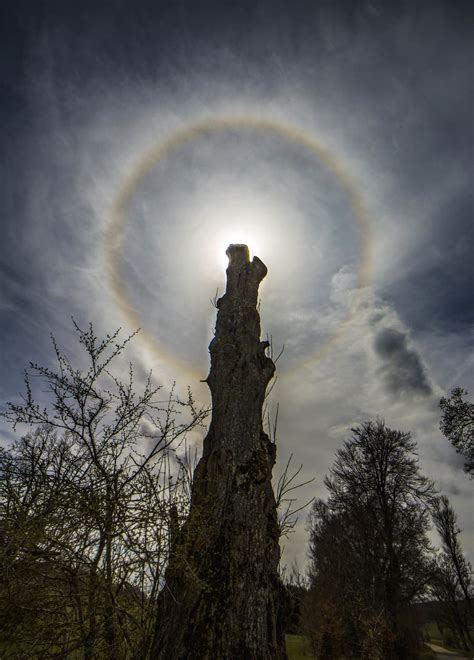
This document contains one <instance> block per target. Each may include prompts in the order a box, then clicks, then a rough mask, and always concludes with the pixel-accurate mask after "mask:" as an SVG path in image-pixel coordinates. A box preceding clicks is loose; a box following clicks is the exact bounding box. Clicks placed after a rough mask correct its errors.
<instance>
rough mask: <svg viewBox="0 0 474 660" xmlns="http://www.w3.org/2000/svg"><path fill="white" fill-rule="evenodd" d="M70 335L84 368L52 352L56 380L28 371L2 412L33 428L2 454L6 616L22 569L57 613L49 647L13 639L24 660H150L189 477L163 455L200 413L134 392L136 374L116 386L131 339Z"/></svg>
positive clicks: (150, 390) (151, 392)
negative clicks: (118, 363) (78, 654)
mask: <svg viewBox="0 0 474 660" xmlns="http://www.w3.org/2000/svg"><path fill="white" fill-rule="evenodd" d="M76 331H77V333H78V337H79V341H80V343H81V344H82V346H83V347H84V349H85V352H86V356H87V358H88V362H89V366H88V369H87V370H86V371H81V370H79V369H76V368H74V367H73V365H72V364H71V363H70V361H69V360H68V358H67V357H66V356H65V355H64V354H63V353H61V351H60V350H59V348H58V347H57V345H56V343H54V346H55V350H56V357H57V363H58V368H57V370H53V369H50V368H47V367H41V366H38V365H35V364H31V365H30V369H29V370H28V372H27V373H26V374H25V385H26V393H25V395H24V397H23V400H22V402H21V403H9V404H7V410H6V411H5V412H4V413H3V416H4V417H6V418H7V419H8V420H10V421H11V422H12V423H13V425H14V427H16V425H17V424H18V423H27V424H29V425H31V426H33V427H35V426H36V431H35V432H34V433H29V434H27V435H26V436H24V438H23V439H22V440H20V441H19V442H18V443H16V444H15V445H14V446H13V447H12V448H11V449H10V450H9V451H4V452H3V453H2V455H1V463H0V469H1V472H2V475H1V476H2V484H3V485H2V489H1V491H0V507H1V508H0V512H1V525H2V527H1V529H2V533H3V534H4V535H6V538H7V541H8V542H7V544H6V545H5V547H6V548H7V552H5V553H4V556H2V563H3V565H4V566H8V567H9V575H10V576H11V577H12V578H13V582H12V581H11V580H10V583H9V584H8V585H7V588H6V591H5V590H4V591H3V594H4V595H6V600H5V602H4V607H5V608H6V609H8V607H10V605H11V602H12V599H11V596H12V594H14V593H15V580H16V578H15V576H16V575H17V574H18V575H23V576H24V575H25V572H24V571H25V570H26V571H27V573H28V572H30V573H31V575H32V576H33V577H32V583H31V585H32V588H33V591H34V590H35V589H36V590H38V588H39V587H41V588H40V589H39V591H38V594H39V593H41V594H42V596H41V598H40V600H41V599H43V601H44V599H45V598H46V596H45V592H46V594H47V599H49V600H50V601H51V603H53V602H54V608H55V610H54V611H55V614H54V613H53V612H49V614H48V617H49V618H48V619H47V621H46V622H45V623H46V624H47V623H49V624H51V623H53V624H54V634H53V635H52V636H51V631H52V628H51V625H49V626H48V625H46V629H48V634H47V635H46V638H45V639H40V637H41V636H40V637H39V636H38V634H36V632H35V630H33V634H32V635H26V637H25V635H24V629H21V630H20V629H18V628H17V630H16V632H17V633H19V634H20V636H23V639H22V644H23V646H24V645H25V644H26V643H28V644H29V645H30V646H29V657H35V655H34V654H35V653H37V654H38V655H37V657H48V653H49V654H51V655H54V651H53V649H55V648H57V647H58V644H61V645H62V646H61V648H63V651H64V649H66V650H67V651H68V652H69V651H70V650H73V649H75V648H80V649H82V651H83V653H84V658H86V659H87V658H93V657H97V654H100V655H101V657H105V658H109V659H112V658H114V659H115V658H117V657H121V658H132V657H137V658H138V657H146V654H147V653H148V647H149V644H150V640H151V636H152V630H153V621H154V616H155V601H156V594H157V591H158V588H159V585H160V579H161V576H162V573H163V570H164V567H165V564H166V561H167V554H168V547H169V534H170V516H171V512H172V511H175V512H176V511H179V510H180V509H182V512H181V515H184V509H186V507H187V505H188V499H187V496H186V489H185V488H184V486H185V483H184V482H185V481H186V475H185V473H184V471H183V470H179V469H178V471H177V472H178V477H177V478H176V475H175V473H176V470H175V469H173V466H172V461H173V460H174V459H172V457H171V455H170V451H171V450H172V449H174V448H176V446H177V445H178V444H179V443H180V442H181V441H183V442H184V439H185V438H186V436H187V434H188V433H189V432H190V431H191V430H192V429H194V428H196V426H198V425H200V424H201V423H202V422H203V420H204V418H205V416H206V414H207V410H205V409H200V408H197V407H196V405H195V403H194V400H193V398H192V395H191V393H190V392H189V391H188V396H187V398H186V399H185V400H184V401H181V400H179V399H178V398H177V397H176V396H175V394H174V390H173V389H172V390H171V392H170V393H169V394H168V395H167V396H166V397H165V398H164V399H162V400H159V399H158V393H159V392H160V388H159V387H154V386H153V385H152V381H151V376H150V377H148V379H147V381H146V382H145V385H144V387H143V390H142V392H141V393H137V392H136V388H135V386H134V374H133V369H132V367H131V366H130V368H129V372H128V379H127V381H126V382H122V381H121V380H120V379H119V378H118V377H116V376H115V375H114V374H113V373H112V372H111V363H112V362H113V360H115V359H116V358H117V357H118V356H119V355H120V353H121V352H122V350H123V349H124V347H125V346H126V344H127V343H128V341H129V340H130V339H131V337H129V338H127V339H126V340H125V341H119V340H118V332H116V333H114V334H113V335H111V336H107V337H106V338H105V339H104V340H99V339H98V338H97V337H96V336H95V333H94V330H93V328H92V326H90V327H89V328H88V330H87V331H82V330H81V329H80V328H79V327H78V326H76ZM33 378H35V379H38V380H39V381H40V382H41V383H42V385H43V387H44V386H45V387H46V390H47V391H48V392H49V395H50V401H49V402H47V404H46V405H44V406H41V405H40V404H39V403H37V402H36V400H35V397H34V394H33V387H32V382H33ZM179 415H182V419H179V418H178V416H179ZM27 560H28V561H27ZM38 585H39V587H38ZM43 587H44V588H43ZM19 607H22V608H23V610H24V609H25V605H24V604H23V605H19ZM61 608H62V611H63V613H64V614H63V619H64V616H66V619H67V620H68V621H69V625H68V624H67V622H64V625H63V628H61V626H60V625H58V620H57V618H56V614H58V615H59V612H60V611H61ZM30 609H31V607H30ZM43 611H45V612H46V611H47V610H44V608H43ZM35 612H36V615H37V614H38V613H39V612H40V609H38V608H36V609H35ZM53 614H54V616H53ZM40 618H41V616H40V617H39V619H40ZM30 619H31V617H30ZM39 619H37V621H38V620H39ZM71 621H72V622H73V625H71ZM37 627H38V626H34V628H37ZM9 633H10V634H11V635H13V633H14V631H13V630H12V629H10V631H9ZM48 635H49V640H48V639H47V637H48ZM17 636H18V635H17Z"/></svg>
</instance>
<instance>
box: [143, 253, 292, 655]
mask: <svg viewBox="0 0 474 660" xmlns="http://www.w3.org/2000/svg"><path fill="white" fill-rule="evenodd" d="M227 255H228V257H229V267H228V269H227V290H226V293H225V295H224V296H223V297H222V298H221V299H220V300H219V301H218V303H217V307H218V314H217V323H216V333H215V337H214V339H213V340H212V341H211V343H210V346H209V351H210V354H211V370H210V374H209V376H208V378H207V381H206V382H207V383H208V385H209V388H210V390H211V395H212V420H211V424H210V427H209V432H208V434H207V437H206V438H205V440H204V449H203V456H202V458H201V460H200V461H199V463H198V465H197V467H196V470H195V473H194V483H193V492H192V501H191V510H190V514H189V517H188V519H187V521H186V523H185V524H184V525H183V527H182V529H181V530H180V532H179V534H178V536H177V538H176V540H175V543H174V547H172V549H171V557H170V562H169V565H168V568H167V571H166V585H165V587H164V589H163V590H162V592H161V594H160V597H159V600H158V619H157V621H158V624H157V629H156V635H155V640H154V644H153V652H152V658H153V659H160V660H171V659H185V658H186V659H189V658H193V659H194V658H196V659H204V658H207V659H209V660H211V659H212V660H215V659H226V658H229V659H231V658H232V659H233V658H239V659H240V658H242V659H247V658H248V659H249V660H253V659H255V660H257V659H258V660H264V659H270V658H272V659H273V658H286V657H287V656H286V652H285V642H284V631H283V623H282V587H281V583H280V580H279V576H278V568H277V567H278V561H279V546H278V538H279V530H278V522H277V512H276V504H275V498H274V494H273V490H272V485H271V474H272V468H273V465H274V463H275V445H274V444H273V443H272V442H270V440H269V438H268V436H267V435H266V434H265V433H264V431H263V428H262V406H263V401H264V398H265V390H266V387H267V385H268V383H269V381H270V380H271V378H272V376H273V374H274V371H275V365H274V364H273V362H272V360H271V359H270V358H269V357H267V356H266V355H265V349H266V348H267V346H268V342H261V341H260V317H259V315H258V312H257V309H256V307H257V296H258V287H259V284H260V282H261V281H262V279H263V278H264V277H265V275H266V273H267V268H266V266H265V265H264V264H263V263H262V261H260V259H258V258H257V257H254V259H253V261H252V262H250V261H249V252H248V248H247V246H245V245H231V246H229V248H228V249H227Z"/></svg>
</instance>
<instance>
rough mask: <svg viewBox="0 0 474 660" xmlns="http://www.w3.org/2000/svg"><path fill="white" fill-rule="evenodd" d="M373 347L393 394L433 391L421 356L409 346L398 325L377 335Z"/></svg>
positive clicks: (380, 372)
mask: <svg viewBox="0 0 474 660" xmlns="http://www.w3.org/2000/svg"><path fill="white" fill-rule="evenodd" d="M374 350H375V353H376V355H377V356H378V357H379V358H380V361H381V363H382V364H381V365H380V367H379V368H378V373H379V374H380V375H381V376H382V380H383V382H384V385H385V387H386V389H387V391H388V392H389V393H390V394H393V395H394V396H406V395H413V394H415V395H422V396H427V395H429V394H431V393H432V388H431V385H430V383H429V381H428V377H427V375H426V370H425V368H424V366H423V363H422V361H421V359H420V356H419V355H418V353H417V352H416V351H415V350H414V349H413V348H412V347H410V346H409V343H408V337H407V335H406V334H404V333H403V332H401V331H400V330H397V329H395V328H382V329H381V330H379V331H378V332H377V334H376V335H375V339H374Z"/></svg>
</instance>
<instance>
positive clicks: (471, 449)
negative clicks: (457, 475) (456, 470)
mask: <svg viewBox="0 0 474 660" xmlns="http://www.w3.org/2000/svg"><path fill="white" fill-rule="evenodd" d="M467 394H468V392H467V391H466V390H463V389H462V388H461V387H456V388H455V389H454V390H453V391H452V392H451V396H450V397H448V398H446V397H442V399H441V400H440V402H439V406H440V408H441V411H442V413H443V414H442V417H441V422H440V429H441V431H442V432H443V434H444V435H445V436H446V437H447V438H448V440H449V441H450V443H451V444H452V445H453V447H454V448H455V449H456V451H457V452H458V453H459V454H462V455H463V456H464V460H465V462H464V471H465V472H466V473H467V474H469V475H470V476H471V478H472V477H474V404H473V403H471V402H470V401H468V400H467V399H465V398H464V397H467Z"/></svg>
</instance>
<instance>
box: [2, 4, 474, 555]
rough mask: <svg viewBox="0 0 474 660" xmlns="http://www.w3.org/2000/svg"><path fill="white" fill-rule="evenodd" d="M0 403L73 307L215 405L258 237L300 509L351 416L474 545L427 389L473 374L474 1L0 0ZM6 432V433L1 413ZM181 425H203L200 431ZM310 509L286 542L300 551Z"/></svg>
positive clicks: (284, 435)
mask: <svg viewBox="0 0 474 660" xmlns="http://www.w3.org/2000/svg"><path fill="white" fill-rule="evenodd" d="M0 12H1V14H0V16H1V28H0V29H1V43H2V58H1V60H0V80H1V86H2V94H1V100H0V121H1V125H2V151H1V168H2V172H1V184H0V185H1V188H0V204H1V215H0V218H1V219H0V222H1V236H2V241H1V247H0V273H1V288H0V330H1V347H2V348H1V352H0V359H1V363H0V368H1V383H0V402H2V403H3V402H5V401H7V400H15V399H16V398H17V397H18V395H19V392H20V391H22V378H23V374H22V372H23V369H24V367H26V366H27V363H28V362H29V361H30V360H31V361H33V362H38V363H40V364H43V365H52V364H53V360H54V355H53V351H52V346H51V341H50V333H53V334H54V336H55V337H56V340H57V341H58V344H59V345H60V346H61V348H62V349H63V350H64V351H65V352H67V353H68V355H70V357H71V359H72V360H76V361H77V364H79V365H80V364H81V354H80V352H79V349H78V346H77V340H76V338H75V334H74V331H73V327H72V323H71V317H74V319H75V320H76V321H77V322H78V323H79V325H86V324H87V323H89V321H91V322H93V324H94V326H95V328H96V330H97V332H98V333H99V334H105V333H107V332H111V331H113V330H115V329H116V328H118V327H122V328H123V333H124V334H128V333H130V332H133V331H134V330H135V329H136V328H137V327H140V328H141V331H140V333H139V335H138V337H137V338H136V339H134V341H133V343H132V345H131V346H130V347H129V350H128V353H127V356H126V357H127V359H131V360H132V361H133V363H134V365H135V368H136V372H137V374H138V378H140V377H142V376H143V375H144V374H146V373H147V372H148V371H149V369H153V374H154V376H155V378H156V379H157V381H158V382H159V383H161V384H162V385H163V387H164V388H165V389H166V388H169V387H170V386H171V383H172V382H173V381H174V380H176V382H177V388H178V390H181V389H182V390H184V389H185V388H186V386H187V385H190V386H191V388H192V389H193V391H194V393H195V395H196V397H197V398H198V399H199V400H200V401H202V402H207V401H208V400H209V395H208V392H207V390H206V387H205V385H203V384H202V383H200V380H201V379H204V378H205V377H206V375H207V371H208V368H209V356H208V351H207V346H208V344H209V341H210V339H211V338H212V330H213V325H214V322H215V311H216V310H215V308H214V307H213V305H212V303H211V301H212V299H213V298H214V296H215V294H216V291H218V295H219V294H220V293H222V292H223V290H224V288H225V265H226V258H225V248H226V247H227V245H228V244H229V243H231V242H245V243H247V244H249V246H250V249H251V251H252V253H253V254H257V255H258V256H259V257H260V258H261V259H263V261H264V262H265V263H266V265H267V266H268V269H269V272H268V276H267V278H266V280H265V281H264V283H263V285H262V287H261V316H262V329H263V330H262V331H263V334H264V335H267V334H268V335H269V336H270V337H271V338H272V344H273V347H274V352H275V354H278V353H279V351H280V348H281V347H282V346H283V345H284V347H285V349H284V352H283V354H282V356H281V358H280V359H279V360H278V363H277V373H278V377H277V382H276V385H275V387H274V390H273V392H272V395H271V398H270V401H269V412H270V415H271V416H273V415H274V414H275V411H276V406H277V404H278V405H279V419H278V438H277V442H278V462H277V466H276V470H275V474H276V476H278V474H280V473H281V471H282V469H283V467H284V465H285V464H286V462H287V460H288V458H289V457H290V455H293V464H294V466H295V468H297V467H298V466H299V465H300V464H302V465H303V468H302V471H301V474H300V476H301V479H302V480H303V481H306V480H309V479H313V478H314V481H313V482H312V483H311V484H309V485H307V486H305V487H304V488H302V489H301V491H300V492H299V495H298V496H299V501H300V503H304V501H306V500H307V499H309V498H311V497H312V496H318V497H319V496H324V493H325V489H324V484H323V479H324V476H325V475H326V474H327V472H328V470H329V469H330V467H331V464H332V462H333V460H334V453H335V451H336V450H337V449H338V448H339V447H340V446H341V445H342V443H343V442H344V440H346V439H348V438H349V437H350V436H351V431H350V429H351V427H353V426H355V425H357V424H359V423H361V422H364V421H366V420H369V419H375V418H377V417H378V418H383V419H385V420H386V423H387V425H389V426H391V427H393V428H399V429H401V430H404V431H410V432H411V433H412V435H413V437H414V438H415V440H416V441H417V443H418V448H419V455H420V465H421V469H422V471H423V472H424V473H425V474H426V475H427V476H429V477H431V478H432V479H434V480H435V481H436V483H437V485H438V487H439V488H440V489H441V490H442V491H443V492H444V493H446V494H447V495H448V497H449V498H450V500H451V502H452V504H453V505H454V507H455V509H456V510H457V512H458V517H459V523H460V526H461V528H462V529H463V535H462V542H463V545H464V548H465V550H466V552H467V554H468V555H469V556H470V558H471V560H474V519H473V514H472V492H473V491H472V489H473V482H472V481H471V480H470V479H469V478H468V477H467V476H466V475H465V474H464V473H463V471H462V459H461V458H460V457H459V455H457V454H456V452H455V451H454V449H452V447H451V446H450V445H449V443H448V441H447V440H446V439H445V438H443V436H442V435H441V433H440V431H439V418H440V410H439V407H438V403H439V398H440V397H441V396H443V395H446V394H447V393H449V392H450V390H451V389H452V388H453V387H456V386H461V387H464V388H466V389H467V390H469V391H470V394H471V397H472V394H473V392H474V377H473V366H474V357H473V346H474V332H473V319H474V305H473V302H472V290H473V271H474V261H473V259H472V245H473V240H474V226H473V222H472V210H473V193H472V174H473V124H472V116H473V112H472V111H473V67H472V62H473V54H474V53H473V47H472V44H471V42H472V38H471V37H472V34H471V27H470V26H471V25H472V17H473V13H474V12H473V10H472V8H469V3H462V2H453V1H452V0H451V1H450V2H447V1H446V2H437V1H436V0H433V1H432V2H430V3H425V2H421V1H417V0H411V1H404V0H400V1H398V2H395V1H394V2H381V1H377V0H370V1H362V0H359V1H355V0H354V1H350V0H347V1H345V2H342V1H341V2H329V1H327V0H323V1H321V2H314V1H311V2H309V1H308V2H306V1H301V2H300V1H295V2H284V1H282V0H272V1H269V0H268V1H256V0H254V1H253V2H250V1H247V0H245V1H240V2H228V1H226V0H221V1H220V2H215V3H213V2H208V1H206V2H199V1H197V0H195V1H194V2H184V1H176V2H171V1H170V2H159V1H155V2H144V1H139V0H136V1H135V2H133V3H132V2H124V1H120V0H114V1H113V0H109V1H108V2H105V1H102V2H89V1H87V0H84V1H83V2H80V3H72V2H69V3H67V2H64V1H61V2H46V1H39V0H36V1H35V2H21V1H19V2H18V1H17V2H15V3H10V2H8V1H6V2H3V3H2V7H1V9H0ZM123 369H124V370H127V369H128V365H127V364H124V365H123ZM1 432H2V440H3V442H8V441H9V440H10V439H11V438H12V435H11V431H10V430H9V429H8V428H7V427H5V426H4V425H2V428H1ZM196 442H198V443H199V440H198V439H197V440H196ZM305 518H306V514H305V513H304V512H303V513H302V514H300V517H299V522H298V524H297V526H296V528H295V532H294V533H293V534H292V535H291V537H290V538H288V539H287V540H285V542H284V544H285V554H284V558H285V559H284V560H285V562H286V563H288V564H291V563H292V562H294V561H296V562H298V564H299V566H300V567H303V566H304V565H305V562H306V552H307V532H306V529H305V524H306V523H305Z"/></svg>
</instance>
